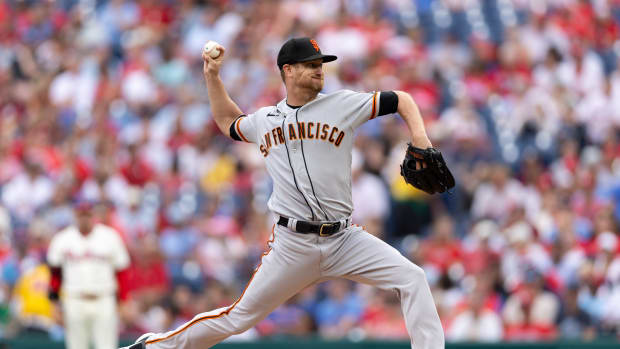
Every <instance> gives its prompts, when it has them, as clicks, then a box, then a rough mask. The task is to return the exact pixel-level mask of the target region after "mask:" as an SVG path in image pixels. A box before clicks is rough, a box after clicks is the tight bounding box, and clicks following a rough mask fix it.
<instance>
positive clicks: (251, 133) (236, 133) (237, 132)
mask: <svg viewBox="0 0 620 349" xmlns="http://www.w3.org/2000/svg"><path fill="white" fill-rule="evenodd" d="M256 128H257V125H256V114H249V115H245V114H243V115H239V117H238V118H237V119H236V120H235V121H233V123H232V124H231V125H230V138H232V139H234V140H236V141H243V142H247V143H256V141H257V140H256V138H257V137H256Z"/></svg>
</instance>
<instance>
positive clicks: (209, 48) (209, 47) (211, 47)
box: [203, 40, 220, 58]
mask: <svg viewBox="0 0 620 349" xmlns="http://www.w3.org/2000/svg"><path fill="white" fill-rule="evenodd" d="M217 45H219V44H218V43H217V42H215V41H213V40H209V41H207V43H206V44H205V46H204V48H203V51H204V52H205V53H207V54H209V56H211V58H217V57H219V56H220V50H216V49H215V47H217Z"/></svg>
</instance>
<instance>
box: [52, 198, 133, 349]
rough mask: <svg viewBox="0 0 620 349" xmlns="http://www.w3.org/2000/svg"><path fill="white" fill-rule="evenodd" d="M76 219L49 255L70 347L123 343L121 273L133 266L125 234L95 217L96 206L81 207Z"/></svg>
mask: <svg viewBox="0 0 620 349" xmlns="http://www.w3.org/2000/svg"><path fill="white" fill-rule="evenodd" d="M75 216H76V224H75V225H71V226H69V227H67V228H65V229H63V230H62V231H60V232H58V233H57V234H56V235H55V236H54V237H53V239H52V241H51V242H50V246H49V249H48V252H47V260H48V263H49V265H50V267H51V269H52V279H51V285H50V298H52V299H54V300H57V299H59V292H60V288H61V286H62V291H63V292H62V311H63V314H64V322H65V328H66V343H67V348H68V349H86V348H89V345H90V343H91V342H92V343H94V345H95V349H112V348H117V347H118V315H117V310H116V306H117V304H116V290H117V284H116V272H117V271H119V270H121V269H124V268H126V267H127V266H128V265H129V256H128V254H127V250H126V249H125V245H124V244H123V241H122V239H121V238H120V236H119V234H118V233H117V232H116V231H115V230H114V229H112V228H110V227H108V226H106V225H103V224H99V223H96V222H95V217H94V213H93V205H92V204H91V203H87V202H82V203H80V204H78V205H77V206H76V208H75Z"/></svg>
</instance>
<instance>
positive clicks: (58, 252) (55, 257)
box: [47, 235, 62, 267]
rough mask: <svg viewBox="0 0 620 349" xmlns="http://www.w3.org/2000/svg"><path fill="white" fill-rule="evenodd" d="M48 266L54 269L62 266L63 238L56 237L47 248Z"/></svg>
mask: <svg viewBox="0 0 620 349" xmlns="http://www.w3.org/2000/svg"><path fill="white" fill-rule="evenodd" d="M47 264H49V265H50V266H52V267H60V266H62V237H61V236H58V235H56V236H55V237H54V238H53V239H52V241H51V242H50V245H49V247H48V248H47Z"/></svg>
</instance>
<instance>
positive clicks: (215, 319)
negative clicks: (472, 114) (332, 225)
mask: <svg viewBox="0 0 620 349" xmlns="http://www.w3.org/2000/svg"><path fill="white" fill-rule="evenodd" d="M379 102H380V93H379V92H375V93H357V92H353V91H346V90H345V91H338V92H335V93H333V94H330V95H323V94H319V95H318V96H317V98H315V99H314V100H313V101H311V102H309V103H307V104H305V105H303V106H302V107H300V108H296V109H295V108H291V107H290V106H288V105H287V104H286V102H285V100H283V101H281V102H280V103H278V105H277V106H271V107H266V108H261V109H259V110H258V111H257V112H256V113H254V114H251V115H248V116H243V117H240V118H239V119H237V120H236V121H235V122H234V124H233V126H232V127H231V129H234V132H236V134H237V135H233V138H237V137H238V138H240V139H242V140H244V141H246V142H252V143H256V144H257V145H258V148H259V150H260V152H261V153H262V155H263V156H264V157H265V161H266V165H267V171H268V172H269V174H270V175H271V177H272V179H273V183H274V188H273V193H272V195H271V198H270V200H269V208H270V209H271V210H272V211H273V212H274V213H275V214H277V215H279V216H280V217H285V218H287V219H288V224H287V226H286V227H285V226H282V225H279V224H275V225H274V232H273V236H272V240H271V241H270V242H269V246H270V250H269V251H268V252H266V253H265V254H264V256H263V258H262V261H261V264H260V265H259V266H258V267H257V268H256V271H255V273H254V275H253V276H252V279H251V280H250V282H249V284H248V286H247V288H246V289H245V291H244V292H243V293H242V295H241V296H240V297H239V299H238V300H237V301H236V302H235V303H234V304H232V305H231V306H229V307H225V308H221V309H217V310H214V311H210V312H206V313H202V314H199V315H197V316H196V317H195V318H194V319H193V320H192V321H190V322H188V323H186V324H184V325H183V326H181V327H179V328H178V329H176V330H175V331H171V332H168V333H163V334H157V335H152V336H150V337H149V339H148V340H147V341H146V347H147V349H164V348H165V349H172V348H184V349H204V348H209V347H211V346H213V345H215V344H216V343H218V342H220V341H222V340H223V339H225V338H227V337H228V336H230V335H232V334H236V333H241V332H243V331H245V330H247V329H249V328H251V327H252V326H254V324H256V323H257V322H259V321H260V320H262V319H263V318H265V317H266V316H267V315H268V314H269V313H270V312H271V311H272V310H274V309H275V308H276V307H278V306H279V305H280V304H282V303H283V302H284V301H286V300H287V299H289V298H290V297H291V296H293V295H294V294H296V293H297V292H299V291H300V290H302V289H304V288H305V287H307V286H309V285H311V284H314V283H318V282H321V281H325V280H328V279H332V278H347V279H350V280H355V281H358V282H363V283H367V284H371V285H376V286H378V287H380V288H383V289H390V290H396V292H397V294H398V295H399V297H400V299H401V304H402V310H403V313H404V314H405V320H406V324H407V329H408V331H409V334H410V336H411V342H412V346H414V347H415V348H416V349H428V348H432V349H437V348H443V347H444V335H443V329H442V327H441V323H440V320H439V316H438V314H437V311H436V309H435V305H434V302H433V298H432V296H431V292H430V288H429V286H428V283H427V281H426V278H425V275H424V272H423V270H422V269H421V268H420V267H418V266H416V265H414V264H413V263H411V262H410V261H409V260H408V259H407V258H405V257H404V256H402V255H401V254H400V253H399V252H398V251H397V250H396V249H394V248H393V247H391V246H389V245H388V244H386V243H385V242H383V241H381V240H380V239H378V238H376V237H374V236H373V235H371V234H369V233H367V232H366V231H365V230H364V229H362V228H361V227H358V226H354V225H351V224H350V216H351V212H352V210H353V205H352V198H351V156H352V155H351V151H352V147H353V138H354V137H353V134H354V130H355V129H356V128H357V127H358V126H359V125H361V124H362V123H364V122H366V121H367V120H369V119H372V118H374V117H376V116H377V114H378V111H379V107H380V106H379ZM232 134H233V132H231V135H232ZM297 220H301V221H313V222H339V223H340V227H341V230H340V231H338V232H337V233H335V234H333V235H329V236H321V235H320V234H311V233H310V234H302V233H299V232H296V231H295V230H294V229H295V228H296V227H297V225H296V222H297ZM279 221H281V219H279Z"/></svg>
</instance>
